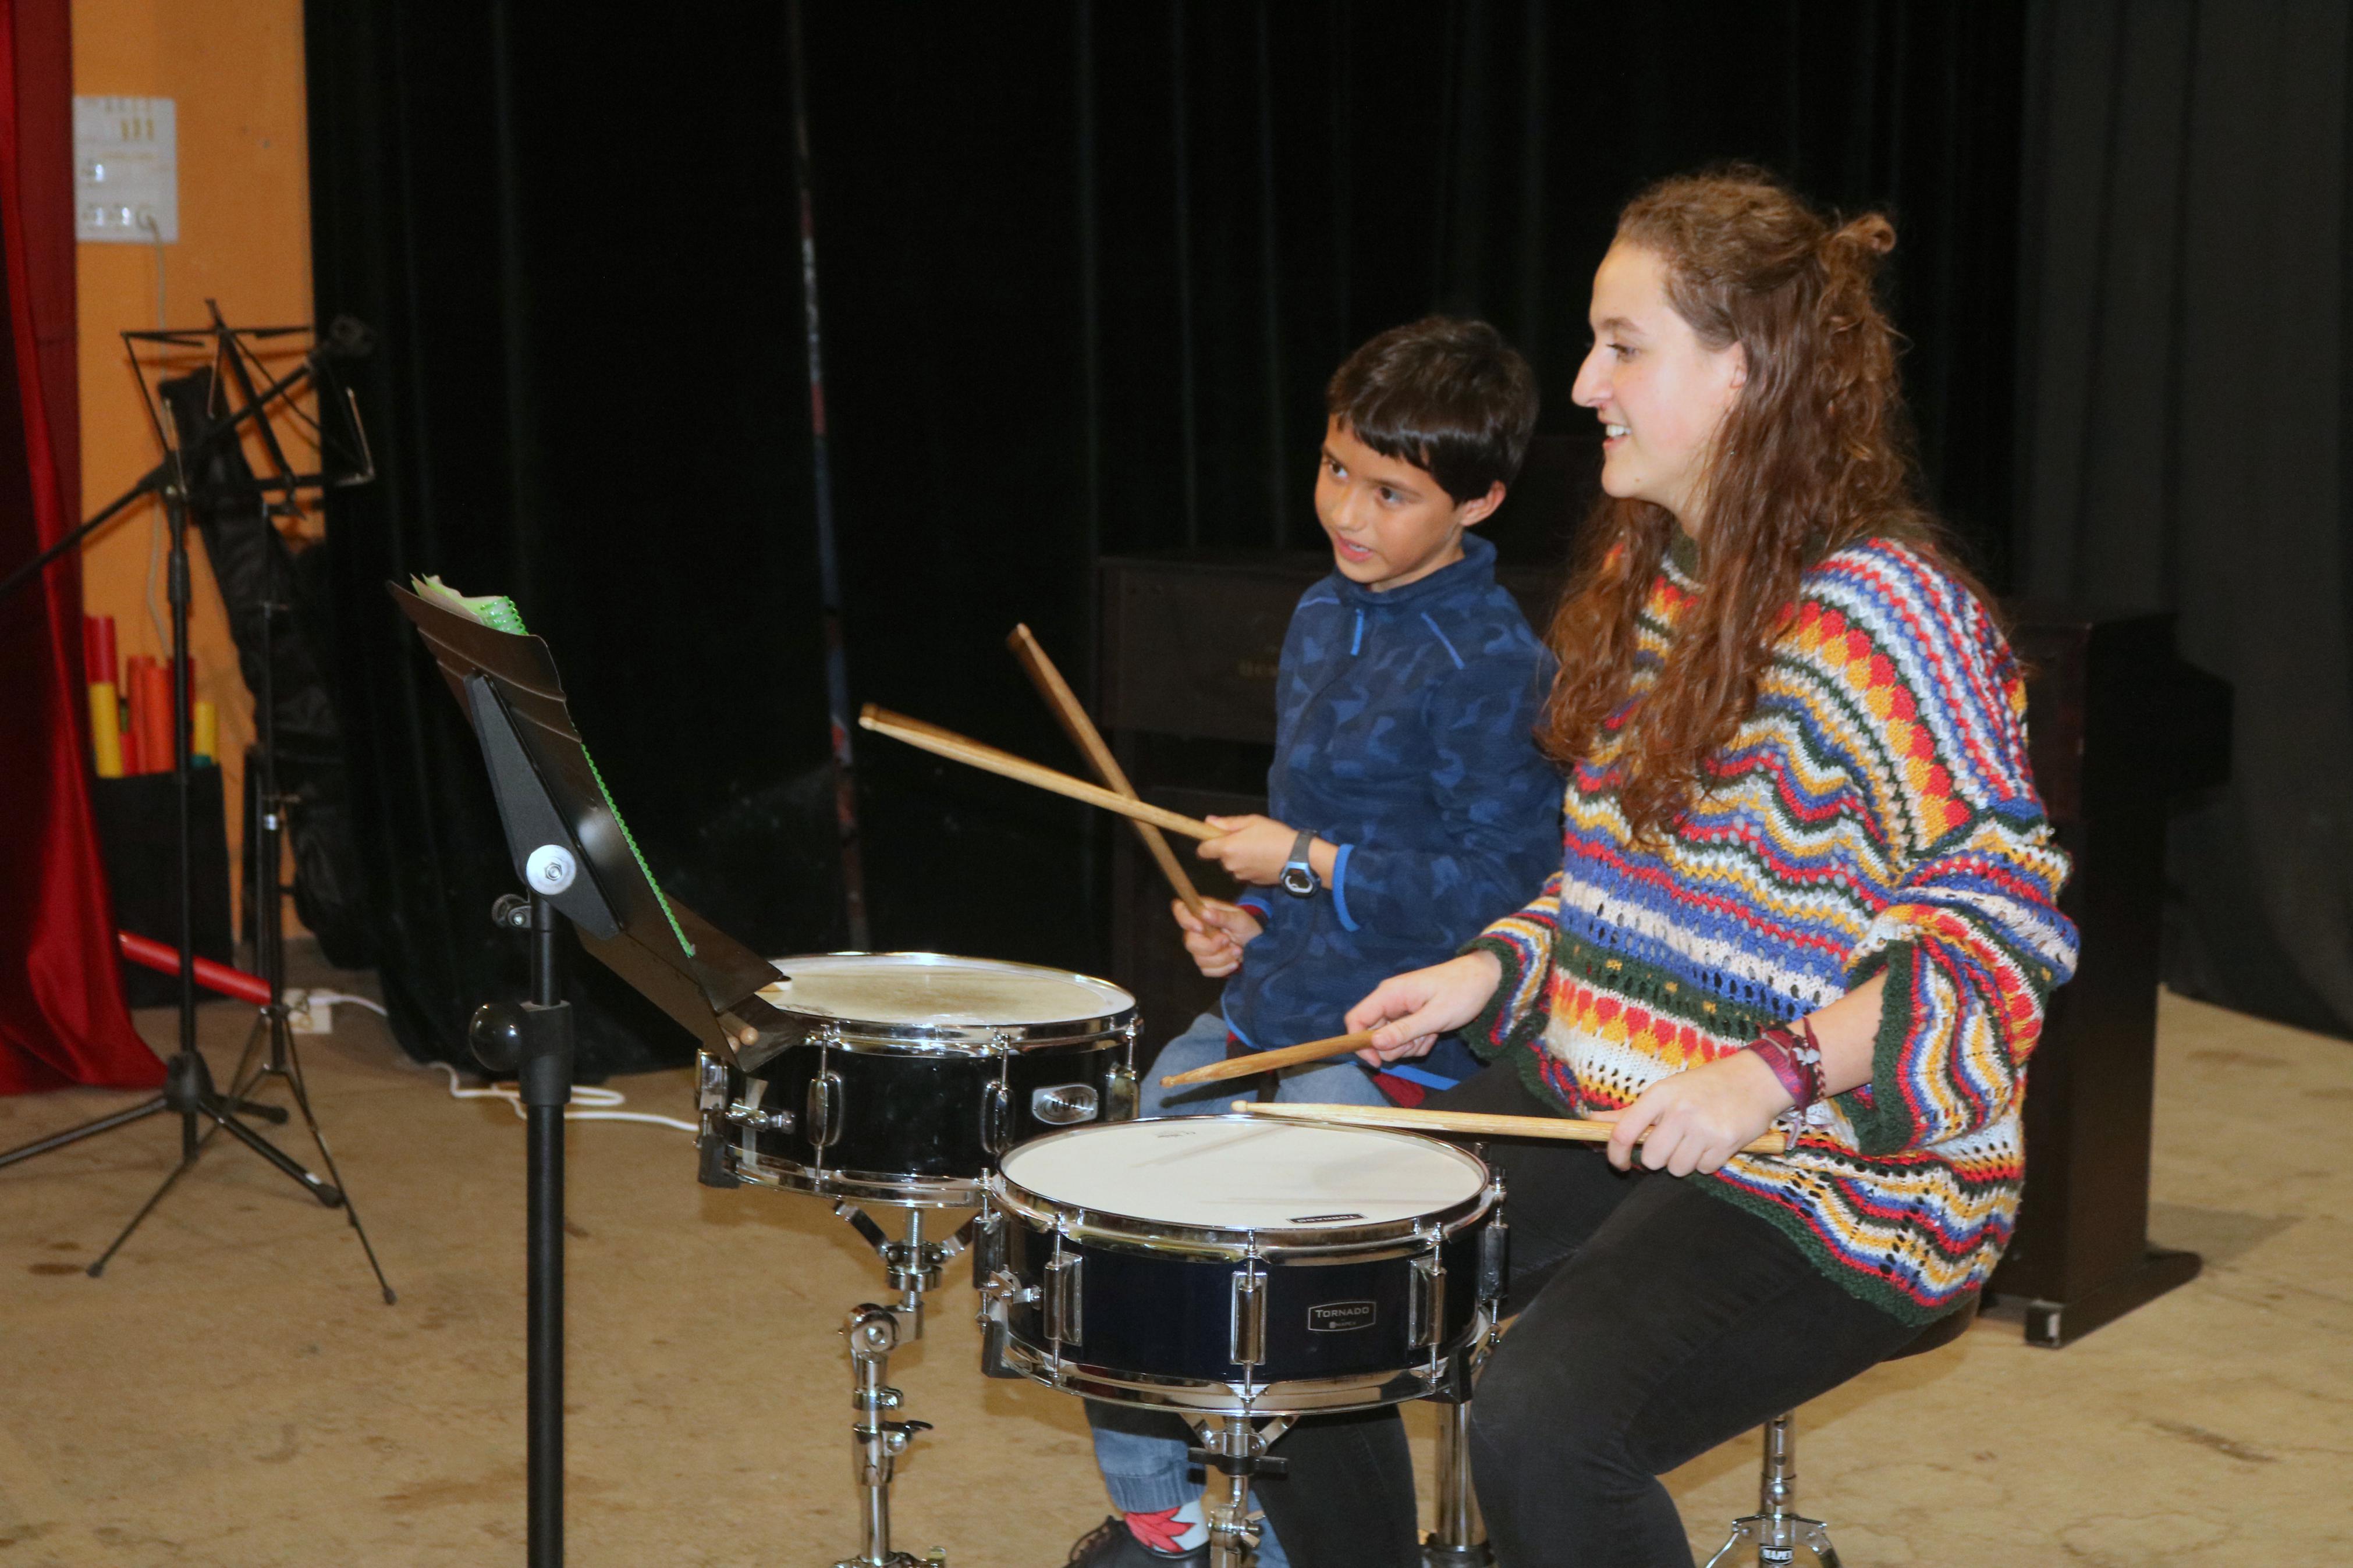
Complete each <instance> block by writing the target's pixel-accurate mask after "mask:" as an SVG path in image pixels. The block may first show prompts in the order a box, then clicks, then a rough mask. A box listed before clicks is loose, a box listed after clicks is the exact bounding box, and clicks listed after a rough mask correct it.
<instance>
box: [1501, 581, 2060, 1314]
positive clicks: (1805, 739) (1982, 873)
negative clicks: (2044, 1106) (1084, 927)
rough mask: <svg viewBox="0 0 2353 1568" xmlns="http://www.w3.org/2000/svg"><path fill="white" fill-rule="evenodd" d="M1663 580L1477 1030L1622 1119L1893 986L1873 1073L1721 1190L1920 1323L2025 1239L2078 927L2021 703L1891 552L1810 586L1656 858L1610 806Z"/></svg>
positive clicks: (2003, 663) (1718, 1178) (1551, 1085)
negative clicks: (2042, 1051)
mask: <svg viewBox="0 0 2353 1568" xmlns="http://www.w3.org/2000/svg"><path fill="white" fill-rule="evenodd" d="M1678 553H1679V554H1680V555H1682V556H1683V559H1680V560H1671V561H1669V562H1668V563H1666V564H1665V566H1664V567H1663V568H1662V570H1661V572H1660V574H1659V576H1658V579H1657V581H1656V582H1655V583H1654V584H1652V587H1651V595H1650V597H1649V600H1648V602H1647V604H1646V605H1645V606H1644V609H1643V613H1642V621H1641V638H1640V645H1639V650H1638V654H1637V663H1636V670H1635V676H1634V681H1633V689H1632V692H1631V694H1630V698H1629V700H1628V701H1627V702H1626V704H1625V705H1624V706H1622V707H1621V708H1620V710H1619V712H1618V713H1617V714H1616V715H1615V716H1614V717H1613V718H1612V720H1611V721H1610V722H1609V725H1608V726H1607V727H1606V731H1605V734H1604V736H1603V738H1602V741H1601V742H1600V744H1599V747H1598V748H1597V754H1596V756H1595V757H1593V758H1592V759H1590V760H1589V761H1586V762H1582V763H1578V764H1577V766H1576V767H1575V768H1574V769H1572V770H1571V773H1570V777H1569V781H1568V792H1567V806H1566V812H1565V816H1566V822H1565V834H1566V839H1567V854H1566V856H1565V857H1564V864H1563V867H1562V869H1561V870H1560V871H1559V872H1558V873H1556V875H1554V876H1553V877H1552V878H1551V879H1549V880H1548V881H1547V882H1546V884H1545V888H1544V890H1543V892H1542V893H1541V894H1540V895H1539V896H1538V897H1537V898H1536V900H1535V901H1534V902H1533V903H1531V904H1529V905H1528V906H1527V907H1526V908H1525V909H1523V910H1520V911H1519V912H1518V913H1516V914H1514V915H1511V916H1509V917H1507V918H1505V919H1504V920H1502V921H1497V922H1496V923H1495V924H1493V926H1491V927H1489V928H1488V930H1487V931H1485V932H1484V933H1483V934H1482V935H1481V936H1480V937H1479V938H1478V939H1477V941H1476V942H1474V943H1473V944H1472V945H1473V946H1474V947H1477V948H1481V949H1484V950H1486V951H1489V952H1493V953H1494V954H1495V955H1496V956H1497V957H1498V958H1499V959H1501V960H1502V962H1503V964H1504V984H1503V985H1502V986H1501V987H1500V988H1499V989H1498V990H1497V992H1496V995H1495V1000H1494V1001H1493V1003H1491V1004H1490V1005H1489V1009H1488V1011H1487V1012H1486V1014H1484V1015H1483V1016H1482V1017H1481V1018H1480V1019H1478V1020H1477V1021H1476V1022H1475V1023H1474V1024H1473V1025H1472V1027H1471V1028H1470V1029H1469V1030H1466V1031H1465V1036H1464V1037H1465V1038H1466V1039H1469V1040H1471V1041H1472V1043H1473V1044H1474V1045H1475V1046H1477V1047H1479V1048H1480V1049H1481V1050H1482V1053H1483V1054H1486V1055H1489V1056H1494V1055H1498V1054H1501V1053H1504V1052H1518V1053H1519V1059H1520V1062H1521V1067H1522V1070H1523V1072H1524V1073H1525V1075H1526V1077H1527V1079H1528V1080H1529V1083H1530V1087H1531V1088H1532V1089H1535V1090H1536V1092H1537V1093H1538V1094H1539V1096H1540V1097H1547V1098H1550V1099H1552V1100H1556V1101H1558V1102H1559V1103H1560V1104H1561V1105H1562V1106H1563V1107H1564V1108H1565V1109H1566V1110H1568V1111H1570V1112H1571V1113H1573V1114H1574V1113H1583V1112H1590V1111H1594V1110H1614V1109H1617V1108H1620V1107H1622V1106H1625V1105H1628V1104H1630V1103H1631V1102H1632V1100H1634V1098H1635V1096H1637V1095H1638V1094H1640V1093H1641V1091H1642V1089H1644V1088H1645V1087H1647V1086H1648V1085H1649V1084H1651V1082H1653V1081H1654V1080H1656V1079H1661V1078H1663V1077H1666V1076H1667V1075H1669V1074H1671V1073H1674V1072H1678V1071H1681V1070H1683V1068H1689V1067H1694V1066H1697V1065H1699V1064H1700V1063H1703V1062H1707V1061H1711V1060H1714V1059H1715V1058H1718V1057H1723V1056H1725V1055H1728V1054H1730V1053H1732V1052H1734V1051H1736V1050H1738V1049H1739V1048H1740V1047H1742V1046H1743V1045H1745V1044H1746V1043H1747V1042H1748V1041H1749V1040H1751V1039H1754V1038H1755V1037H1757V1033H1758V1032H1759V1031H1760V1030H1762V1029H1763V1028H1765V1027H1766V1026H1767V1025H1769V1024H1773V1023H1782V1022H1787V1021H1788V1020H1789V1019H1791V1018H1793V1017H1796V1016H1799V1015H1801V1014H1805V1013H1810V1012H1812V1011H1814V1010H1815V1009H1817V1008H1819V1007H1820V1006H1822V1005H1824V1004H1826V1003H1829V1002H1831V1001H1832V1000H1834V999H1836V998H1837V997H1838V996H1840V995H1841V994H1844V993H1845V992H1847V991H1848V990H1850V989H1852V988H1853V987H1854V986H1856V985H1858V984H1862V982H1864V981H1865V980H1868V979H1869V978H1870V977H1871V976H1872V975H1873V974H1874V973H1877V972H1878V971H1879V970H1880V969H1882V968H1884V969H1885V970H1886V971H1887V975H1888V984H1887V991H1886V1004H1885V1012H1884V1014H1883V1022H1882V1026H1881V1029H1880V1034H1879V1039H1878V1044H1877V1047H1876V1050H1875V1052H1874V1059H1873V1077H1872V1081H1871V1082H1870V1083H1868V1084H1866V1085H1864V1086H1862V1087H1861V1088H1858V1089H1854V1090H1852V1091H1851V1092H1849V1093H1846V1094H1842V1095H1839V1096H1837V1097H1836V1098H1835V1099H1834V1100H1832V1101H1831V1102H1830V1103H1829V1104H1827V1105H1824V1106H1820V1107H1818V1108H1816V1110H1815V1111H1814V1112H1813V1117H1812V1120H1811V1121H1810V1124H1809V1126H1808V1128H1807V1129H1806V1131H1805V1133H1804V1135H1803V1136H1802V1138H1801V1139H1800V1141H1799V1146H1798V1147H1797V1148H1796V1149H1794V1150H1792V1151H1791V1152H1789V1153H1788V1155H1786V1156H1782V1155H1746V1154H1744V1155H1737V1156H1736V1157H1734V1158H1733V1159H1732V1160H1731V1161H1730V1162H1729V1163H1727V1164H1725V1167H1724V1168H1723V1169H1722V1170H1721V1171H1719V1172H1718V1173H1715V1176H1713V1177H1708V1178H1700V1179H1701V1180H1704V1182H1705V1183H1706V1185H1707V1187H1708V1190H1710V1191H1712V1192H1714V1193H1715V1194H1718V1195H1719V1196H1722V1197H1724V1198H1725V1199H1727V1200H1729V1201H1730V1202H1733V1203H1735V1204H1737V1205H1740V1206H1741V1207H1743V1208H1746V1209H1748V1210H1750V1211H1752V1212H1754V1213H1756V1214H1758V1215H1763V1216H1764V1217H1765V1218H1767V1219H1768V1220H1770V1221H1771V1222H1773V1223H1774V1224H1775V1225H1777V1226H1779V1227H1780V1228H1781V1229H1782V1230H1783V1231H1784V1232H1785V1233H1786V1234H1788V1236H1789V1237H1791V1238H1792V1239H1793V1240H1795V1241H1796V1242H1797V1243H1798V1245H1799V1247H1803V1248H1804V1249H1805V1250H1806V1252H1807V1253H1808V1255H1809V1256H1810V1257H1811V1258H1813V1259H1814V1261H1815V1263H1816V1264H1817V1265H1818V1266H1819V1267H1820V1268H1821V1269H1822V1270H1823V1272H1824V1273H1826V1274H1827V1275H1829V1276H1830V1277H1831V1279H1835V1280H1837V1281H1838V1282H1839V1283H1840V1284H1841V1285H1843V1286H1845V1287H1846V1288H1847V1289H1850V1290H1852V1292H1853V1293H1854V1294H1855V1295H1857V1296H1859V1297H1861V1298H1862V1300H1866V1301H1869V1302H1872V1303H1873V1304H1874V1305H1876V1306H1879V1307H1881V1308H1883V1309H1885V1310H1888V1311H1890V1312H1893V1313H1894V1314H1895V1315H1897V1316H1898V1317H1901V1318H1905V1319H1906V1320H1909V1321H1927V1320H1929V1319H1932V1318H1934V1317H1936V1316H1938V1315H1940V1314H1941V1313H1943V1312H1945V1311H1947V1310H1950V1309H1952V1308H1953V1307H1955V1306H1957V1304H1959V1303H1960V1302H1961V1301H1962V1300H1965V1299H1966V1298H1967V1297H1968V1296H1969V1295H1970V1294H1971V1293H1972V1292H1974V1291H1975V1290H1977V1289H1978V1287H1980V1286H1981V1285H1983V1284H1984V1282H1985V1279H1986V1276H1987V1275H1988V1274H1989V1272H1991V1270H1992V1268H1993V1266H1994V1262H1995V1260H1996V1259H1997V1258H2000V1255H2001V1249H2002V1247H2003V1246H2004V1244H2006V1243H2007V1242H2008V1241H2009V1239H2010V1231H2011V1229H2012V1228H2013V1226H2014V1225H2015V1223H2016V1216H2017V1210H2018V1192H2019V1184H2020V1181H2021V1176H2022V1175H2023V1167H2024V1148H2023V1134H2022V1131H2021V1123H2020V1111H2019V1108H2020V1101H2021V1096H2022V1095H2023V1093H2024V1091H2025V1087H2026V1059H2027V1057H2028V1055H2029V1053H2030V1052H2031V1051H2032V1049H2033V1047H2034V1043H2035V1040H2036V1038H2037V1037H2038V1036H2039V1035H2040V1033H2041V1030H2042V1015H2043V1008H2044V1005H2045V1004H2046V1002H2047V1001H2048V999H2049V996H2050V993H2051V988H2052V986H2054V985H2056V984H2060V983H2062V982H2063V981H2064V980H2065V979H2066V978H2067V976H2068V975H2069V974H2071V973H2073V970H2074V961H2075V947H2076V934H2075V929H2074V927H2073V924H2072V923H2071V922H2070V921H2068V920H2067V918H2066V917H2065V916H2064V915H2062V914H2061V913H2060V912H2059V910H2058V909H2057V907H2056V900H2057V898H2058V894H2059V888H2060V884H2061V883H2062V882H2063V880H2064V879H2065V878H2066V874H2067V860H2066V857H2065V856H2064V855H2063V854H2062V853H2061V852H2060V850H2059V849H2058V848H2057V847H2056V846H2055V845H2054V844H2053V843H2052V834H2051V828H2050V825H2049V824H2048V822H2047V821H2046V820H2045V819H2044V816H2043V813H2042V802H2041V800H2040V799H2039V798H2038V797H2037V795H2035V791H2034V781H2033V778H2032V776H2031V773H2030V772H2029V768H2028V763H2027V752H2026V731H2025V724H2024V713H2025V688H2024V684H2023V682H2022V680H2021V677H2020V674H2019V670H2018V667H2017V665H2016V663H2015V662H2014V661H2013V660H2012V658H2011V657H2010V650H2009V648H2008V647H2007V646H2005V644H2004V643H2003V641H2002V638H2001V635H2000V631H1999V630H1998V629H1997V628H1996V627H1995V626H1994V625H1993V624H1992V622H1991V621H1990V620H1989V617H1988V616H1986V614H1985V612H1984V610H1983V608H1982V607H1981V606H1980V605H1978V603H1977V601H1976V600H1975V599H1974V598H1973V597H1971V596H1970V595H1969V594H1968V592H1967V591H1966V590H1964V589H1963V588H1962V587H1960V585H1959V584H1956V583H1955V582H1953V581H1952V580H1951V579H1950V578H1948V577H1947V576H1946V575H1944V574H1942V573H1940V572H1938V571H1937V570H1936V568H1935V567H1934V566H1932V565H1930V564H1929V563H1926V562H1925V561H1924V560H1923V559H1922V558H1921V557H1919V556H1918V555H1915V554H1914V553H1913V552H1910V551H1908V550H1906V549H1905V548H1904V547H1902V546H1901V545H1898V544H1894V543H1890V542H1885V541H1872V542H1865V543H1862V544H1857V545H1853V546H1850V547H1849V548H1847V549H1844V550H1841V551H1840V552H1837V553H1835V554H1833V555H1831V557H1829V558H1828V559H1827V560H1825V561H1823V562H1821V563H1820V564H1819V565H1817V566H1815V567H1814V568H1813V569H1811V570H1810V571H1809V572H1808V573H1807V574H1806V576H1805V578H1804V580H1803V582H1802V584H1801V585H1800V589H1799V603H1798V605H1797V608H1796V615H1795V618H1794V620H1793V621H1792V622H1791V623H1790V625H1789V627H1788V631H1787V632H1786V633H1785V634H1784V636H1783V637H1782V640H1781V642H1780V644H1779V646H1778V647H1777V648H1776V649H1775V651H1774V654H1773V657H1772V658H1771V660H1770V661H1769V663H1768V664H1767V668H1766V669H1765V671H1764V674H1763V679H1762V681H1761V684H1760V687H1759V689H1758V694H1757V703H1756V706H1755V708H1754V710H1752V711H1751V713H1750V715H1749V717H1748V719H1747V720H1746V721H1745V722H1744V723H1743V724H1742V725H1741V727H1740V729H1739V731H1737V732H1736V734H1735V736H1734V737H1733V740H1732V742H1731V744H1730V745H1728V746H1726V747H1725V749H1724V750H1723V751H1721V752H1718V753H1716V755H1715V757H1714V758H1712V759H1711V760H1710V762H1709V763H1708V765H1707V769H1706V775H1707V786H1708V787H1707V788H1706V790H1705V792H1704V795H1702V797H1701V798H1700V800H1699V801H1698V802H1697V804H1696V805H1694V806H1693V808H1692V809H1691V810H1690V811H1689V813H1688V814H1687V815H1686V816H1685V817H1684V818H1683V820H1682V821H1681V822H1680V823H1678V824H1677V825H1676V826H1675V827H1674V828H1673V829H1672V831H1671V832H1670V833H1669V834H1668V835H1667V837H1666V838H1665V840H1664V842H1663V843H1662V845H1661V846H1659V847H1656V848H1655V850H1654V849H1652V848H1646V847H1638V846H1636V845H1635V844H1634V843H1633V842H1632V841H1631V839H1630V835H1629V833H1628V831H1627V828H1626V823H1625V819H1624V817H1623V816H1621V815H1620V812H1619V809H1618V805H1617V798H1616V795H1615V794H1614V791H1613V788H1612V781H1613V779H1614V776H1615V773H1614V764H1613V762H1612V758H1613V757H1614V756H1615V755H1616V754H1617V752H1618V751H1619V749H1620V745H1621V744H1622V742H1623V738H1624V736H1625V734H1626V728H1625V726H1626V723H1627V721H1628V720H1629V718H1630V716H1631V715H1632V714H1633V713H1634V712H1635V711H1636V710H1638V709H1639V706H1640V703H1641V695H1642V693H1643V692H1644V691H1646V690H1648V689H1649V688H1650V687H1651V684H1652V683H1653V682H1654V681H1655V680H1656V679H1657V677H1658V671H1659V668H1660V663H1661V660H1662V658H1663V657H1664V654H1665V650H1666V647H1667V645H1668V641H1669V639H1670V638H1671V637H1672V636H1673V628H1674V624H1675V620H1676V617H1677V616H1678V615H1679V614H1680V613H1681V611H1682V609H1683V605H1686V604H1687V603H1688V602H1689V601H1690V599H1691V596H1692V595H1694V592H1695V591H1696V589H1697V584H1695V583H1694V581H1693V580H1692V578H1691V577H1690V576H1689V575H1688V570H1689V565H1690V562H1689V560H1688V551H1687V550H1683V551H1679V552H1678Z"/></svg>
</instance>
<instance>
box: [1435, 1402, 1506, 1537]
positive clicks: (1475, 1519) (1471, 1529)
mask: <svg viewBox="0 0 2353 1568" xmlns="http://www.w3.org/2000/svg"><path fill="white" fill-rule="evenodd" d="M1421 1560H1422V1563H1423V1568H1488V1565H1489V1564H1491V1563H1493V1562H1494V1561H1495V1554H1494V1552H1492V1551H1490V1550H1489V1549H1488V1546H1487V1527H1486V1525H1485V1523H1484V1522H1483V1521H1482V1520H1481V1519H1480V1517H1479V1496H1478V1494H1477V1493H1476V1492H1474V1491H1472V1489H1471V1402H1470V1401H1469V1400H1468V1399H1458V1400H1455V1401H1453V1402H1452V1403H1451V1404H1441V1405H1439V1406H1438V1528H1437V1529H1436V1530H1433V1531H1430V1537H1429V1539H1428V1540H1426V1541H1424V1542H1422V1547H1421Z"/></svg>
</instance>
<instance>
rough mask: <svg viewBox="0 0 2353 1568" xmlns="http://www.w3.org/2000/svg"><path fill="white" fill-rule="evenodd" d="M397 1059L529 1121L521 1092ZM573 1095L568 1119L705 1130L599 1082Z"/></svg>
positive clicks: (371, 1005)
mask: <svg viewBox="0 0 2353 1568" xmlns="http://www.w3.org/2000/svg"><path fill="white" fill-rule="evenodd" d="M311 1001H313V1002H326V1003H336V1002H348V1003H350V1004H352V1005H353V1006H357V1007H364V1008H366V1009H367V1010H368V1011H369V1012H371V1013H374V1014H375V1015H376V1016H378V1017H390V1016H391V1015H390V1014H389V1013H386V1012H385V1010H384V1005H383V1004H382V1003H380V1002H372V1001H370V1000H369V999H368V998H366V997H364V996H353V995H352V994H350V993H348V992H343V991H313V992H311ZM395 1059H396V1060H397V1061H398V1062H399V1064H400V1066H402V1067H403V1068H407V1069H408V1070H410V1071H412V1072H430V1071H432V1070H433V1069H434V1068H439V1069H440V1070H441V1071H442V1072H444V1073H447V1074H448V1078H449V1098H450V1099H452V1100H505V1101H506V1102H507V1104H508V1105H510V1106H512V1107H513V1109H514V1113H515V1115H516V1116H517V1117H518V1118H520V1119H522V1120H526V1121H527V1120H529V1118H528V1117H527V1116H526V1115H525V1113H524V1111H523V1108H522V1095H521V1093H520V1092H519V1091H517V1090H515V1089H509V1088H507V1087H506V1086H504V1085H503V1084H495V1083H493V1084H488V1085H485V1086H484V1087H482V1088H480V1089H468V1088H466V1087H465V1083H464V1080H463V1079H460V1078H459V1076H458V1069H457V1068H453V1067H451V1066H450V1065H449V1064H448V1062H417V1063H411V1062H409V1061H408V1060H407V1058H395ZM572 1098H573V1099H574V1100H575V1101H577V1102H578V1103H579V1104H580V1106H581V1107H582V1109H580V1110H567V1111H565V1113H564V1120H565V1121H647V1122H651V1123H652V1124H653V1125H655V1126H657V1127H675V1128H677V1129H678V1130H679V1131H681V1132H700V1131H702V1128H700V1127H698V1126H696V1125H695V1124H694V1123H693V1122H691V1121H680V1120H679V1119H678V1118H677V1117H675V1116H657V1115H655V1114H654V1113H653V1112H651V1111H649V1110H618V1109H617V1107H619V1106H624V1105H627V1104H628V1103H629V1097H628V1095H625V1094H623V1093H622V1092H621V1091H620V1090H619V1089H605V1088H602V1087H600V1086H598V1085H596V1084H586V1083H584V1084H575V1085H574V1086H573V1089H572Z"/></svg>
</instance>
